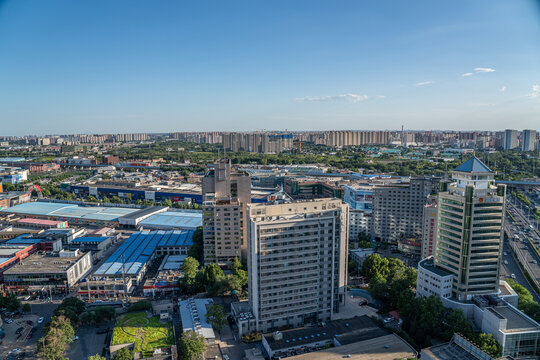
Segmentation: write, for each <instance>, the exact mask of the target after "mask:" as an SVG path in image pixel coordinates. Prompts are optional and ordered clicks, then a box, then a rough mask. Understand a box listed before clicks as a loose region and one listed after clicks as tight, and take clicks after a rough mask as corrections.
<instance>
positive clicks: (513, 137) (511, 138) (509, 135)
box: [503, 129, 519, 150]
mask: <svg viewBox="0 0 540 360" xmlns="http://www.w3.org/2000/svg"><path fill="white" fill-rule="evenodd" d="M518 135H519V132H518V131H517V130H512V129H506V130H504V134H503V148H504V149H505V150H512V149H517V148H518V147H519V139H518Z"/></svg>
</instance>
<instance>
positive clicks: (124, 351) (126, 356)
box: [113, 347, 133, 360]
mask: <svg viewBox="0 0 540 360" xmlns="http://www.w3.org/2000/svg"><path fill="white" fill-rule="evenodd" d="M113 360H133V350H130V349H129V348H127V347H124V348H121V349H120V350H118V351H117V352H116V354H114V357H113Z"/></svg>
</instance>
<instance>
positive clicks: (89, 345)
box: [67, 325, 107, 359]
mask: <svg viewBox="0 0 540 360" xmlns="http://www.w3.org/2000/svg"><path fill="white" fill-rule="evenodd" d="M102 328H103V329H106V328H107V326H105V325H102V326H100V327H90V326H85V327H80V328H79V329H78V330H77V331H76V333H75V335H76V336H78V337H79V339H78V340H76V341H74V342H72V343H71V344H70V345H69V348H68V351H67V358H68V359H87V358H88V357H89V356H91V355H95V354H98V355H101V354H102V351H103V348H104V347H106V346H107V345H106V344H105V339H106V337H107V334H106V333H102V332H103V331H100V330H101V329H102ZM98 332H100V334H98Z"/></svg>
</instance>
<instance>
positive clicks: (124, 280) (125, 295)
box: [122, 254, 128, 306]
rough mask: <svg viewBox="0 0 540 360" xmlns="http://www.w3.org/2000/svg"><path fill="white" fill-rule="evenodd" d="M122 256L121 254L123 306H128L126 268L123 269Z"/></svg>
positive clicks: (123, 261) (123, 260)
mask: <svg viewBox="0 0 540 360" xmlns="http://www.w3.org/2000/svg"><path fill="white" fill-rule="evenodd" d="M125 264H126V263H125V259H124V254H122V282H123V284H124V304H125V306H127V304H128V295H127V286H126V267H125Z"/></svg>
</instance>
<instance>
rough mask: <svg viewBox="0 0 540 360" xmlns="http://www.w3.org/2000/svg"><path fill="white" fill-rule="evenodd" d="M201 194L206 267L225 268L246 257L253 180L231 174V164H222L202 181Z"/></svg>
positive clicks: (218, 164) (209, 172)
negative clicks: (247, 220)
mask: <svg viewBox="0 0 540 360" xmlns="http://www.w3.org/2000/svg"><path fill="white" fill-rule="evenodd" d="M202 192H203V198H204V202H203V242H204V263H205V264H209V263H212V262H215V263H218V264H220V265H225V264H228V263H230V262H232V261H233V260H234V258H235V257H236V258H238V259H240V258H242V257H245V254H246V251H247V250H246V249H247V241H246V221H245V214H246V205H247V204H248V203H249V202H251V180H250V177H249V176H248V175H246V174H244V173H234V172H232V171H231V161H230V160H220V161H218V162H217V163H216V164H215V165H214V167H213V168H211V169H210V170H209V171H208V172H207V173H206V175H205V177H204V178H203V182H202Z"/></svg>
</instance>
